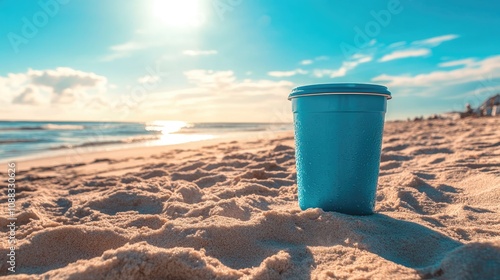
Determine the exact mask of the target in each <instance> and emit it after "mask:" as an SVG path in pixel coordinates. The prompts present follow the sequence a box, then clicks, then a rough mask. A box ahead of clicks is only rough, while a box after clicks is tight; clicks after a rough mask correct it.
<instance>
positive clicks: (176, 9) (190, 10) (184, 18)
mask: <svg viewBox="0 0 500 280" xmlns="http://www.w3.org/2000/svg"><path fill="white" fill-rule="evenodd" d="M201 1H202V0H153V5H152V13H153V16H154V17H155V18H156V19H157V20H158V21H159V22H161V23H162V24H164V25H165V26H168V27H198V26H200V25H202V24H203V21H204V17H203V11H202V4H201V3H202V2H201Z"/></svg>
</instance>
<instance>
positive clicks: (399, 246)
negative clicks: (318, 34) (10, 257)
mask: <svg viewBox="0 0 500 280" xmlns="http://www.w3.org/2000/svg"><path fill="white" fill-rule="evenodd" d="M221 141H222V142H221ZM17 167H18V170H16V212H17V213H16V218H17V220H16V225H17V226H18V228H17V230H16V235H15V237H16V240H17V246H16V251H15V253H16V255H15V256H16V273H15V274H9V273H8V270H7V269H8V267H9V264H8V263H7V262H6V255H7V254H8V253H9V252H10V249H9V248H7V246H6V245H7V242H6V240H7V239H8V234H9V232H8V228H7V225H8V224H9V223H10V220H8V219H7V216H6V215H2V216H1V217H0V226H1V232H0V237H1V239H2V243H1V244H2V247H1V249H0V255H1V256H2V258H1V260H2V262H1V264H0V275H1V276H2V277H0V278H1V279H422V278H424V279H500V118H498V117H497V118H470V119H462V120H455V121H453V120H425V121H418V122H403V121H399V122H388V123H386V127H385V132H384V141H383V150H382V157H381V166H380V177H379V184H378V192H377V204H376V212H377V213H376V214H374V215H371V216H362V217H357V216H348V215H344V214H339V213H334V212H323V211H322V210H319V209H309V210H306V211H301V210H300V209H299V208H298V204H297V185H296V171H295V159H294V139H293V134H292V132H285V133H268V134H261V135H259V136H258V137H257V136H256V137H253V138H252V139H247V138H240V139H223V140H220V139H219V140H217V141H206V142H198V143H191V144H184V145H176V146H165V147H153V148H143V149H134V150H121V151H113V152H107V153H106V152H102V153H93V154H86V155H79V156H78V157H75V158H73V159H72V161H70V162H68V159H67V158H47V159H41V160H35V161H29V162H18V163H17ZM6 171H7V167H6V165H5V168H3V169H2V170H0V172H2V173H1V177H2V178H6ZM2 181H4V182H5V179H2ZM0 204H1V205H2V207H7V196H6V195H5V194H4V195H3V196H2V197H1V199H0Z"/></svg>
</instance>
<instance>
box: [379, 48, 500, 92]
mask: <svg viewBox="0 0 500 280" xmlns="http://www.w3.org/2000/svg"><path fill="white" fill-rule="evenodd" d="M462 65H463V67H462V68H459V69H454V70H449V71H433V72H430V73H424V74H419V75H415V76H410V75H387V74H383V75H379V76H377V77H374V78H373V79H372V81H375V82H384V84H386V85H388V86H390V87H431V86H441V85H452V84H462V83H466V82H473V81H481V80H485V79H496V78H499V77H500V55H497V56H492V57H488V58H485V59H483V60H479V61H476V62H475V63H471V64H462Z"/></svg>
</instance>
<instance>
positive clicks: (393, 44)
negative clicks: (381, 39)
mask: <svg viewBox="0 0 500 280" xmlns="http://www.w3.org/2000/svg"><path fill="white" fill-rule="evenodd" d="M405 45H406V41H399V42H396V43H392V44H390V45H389V46H387V47H388V48H399V47H403V46H405Z"/></svg>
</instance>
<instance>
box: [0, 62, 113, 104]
mask: <svg viewBox="0 0 500 280" xmlns="http://www.w3.org/2000/svg"><path fill="white" fill-rule="evenodd" d="M0 81H2V82H1V83H0V90H1V91H2V94H3V95H4V96H7V99H8V100H9V101H10V102H12V103H13V104H31V105H37V104H42V103H45V104H49V103H52V104H69V103H74V102H75V101H76V100H77V99H78V98H85V96H86V95H87V94H91V93H99V92H102V91H105V90H106V86H107V82H108V80H107V78H106V77H104V76H100V75H97V74H95V73H91V72H83V71H79V70H75V69H72V68H67V67H58V68H56V69H48V70H33V69H29V70H28V71H27V72H26V73H10V74H8V75H7V77H0ZM43 101H44V102H43ZM49 101H50V102H49Z"/></svg>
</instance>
